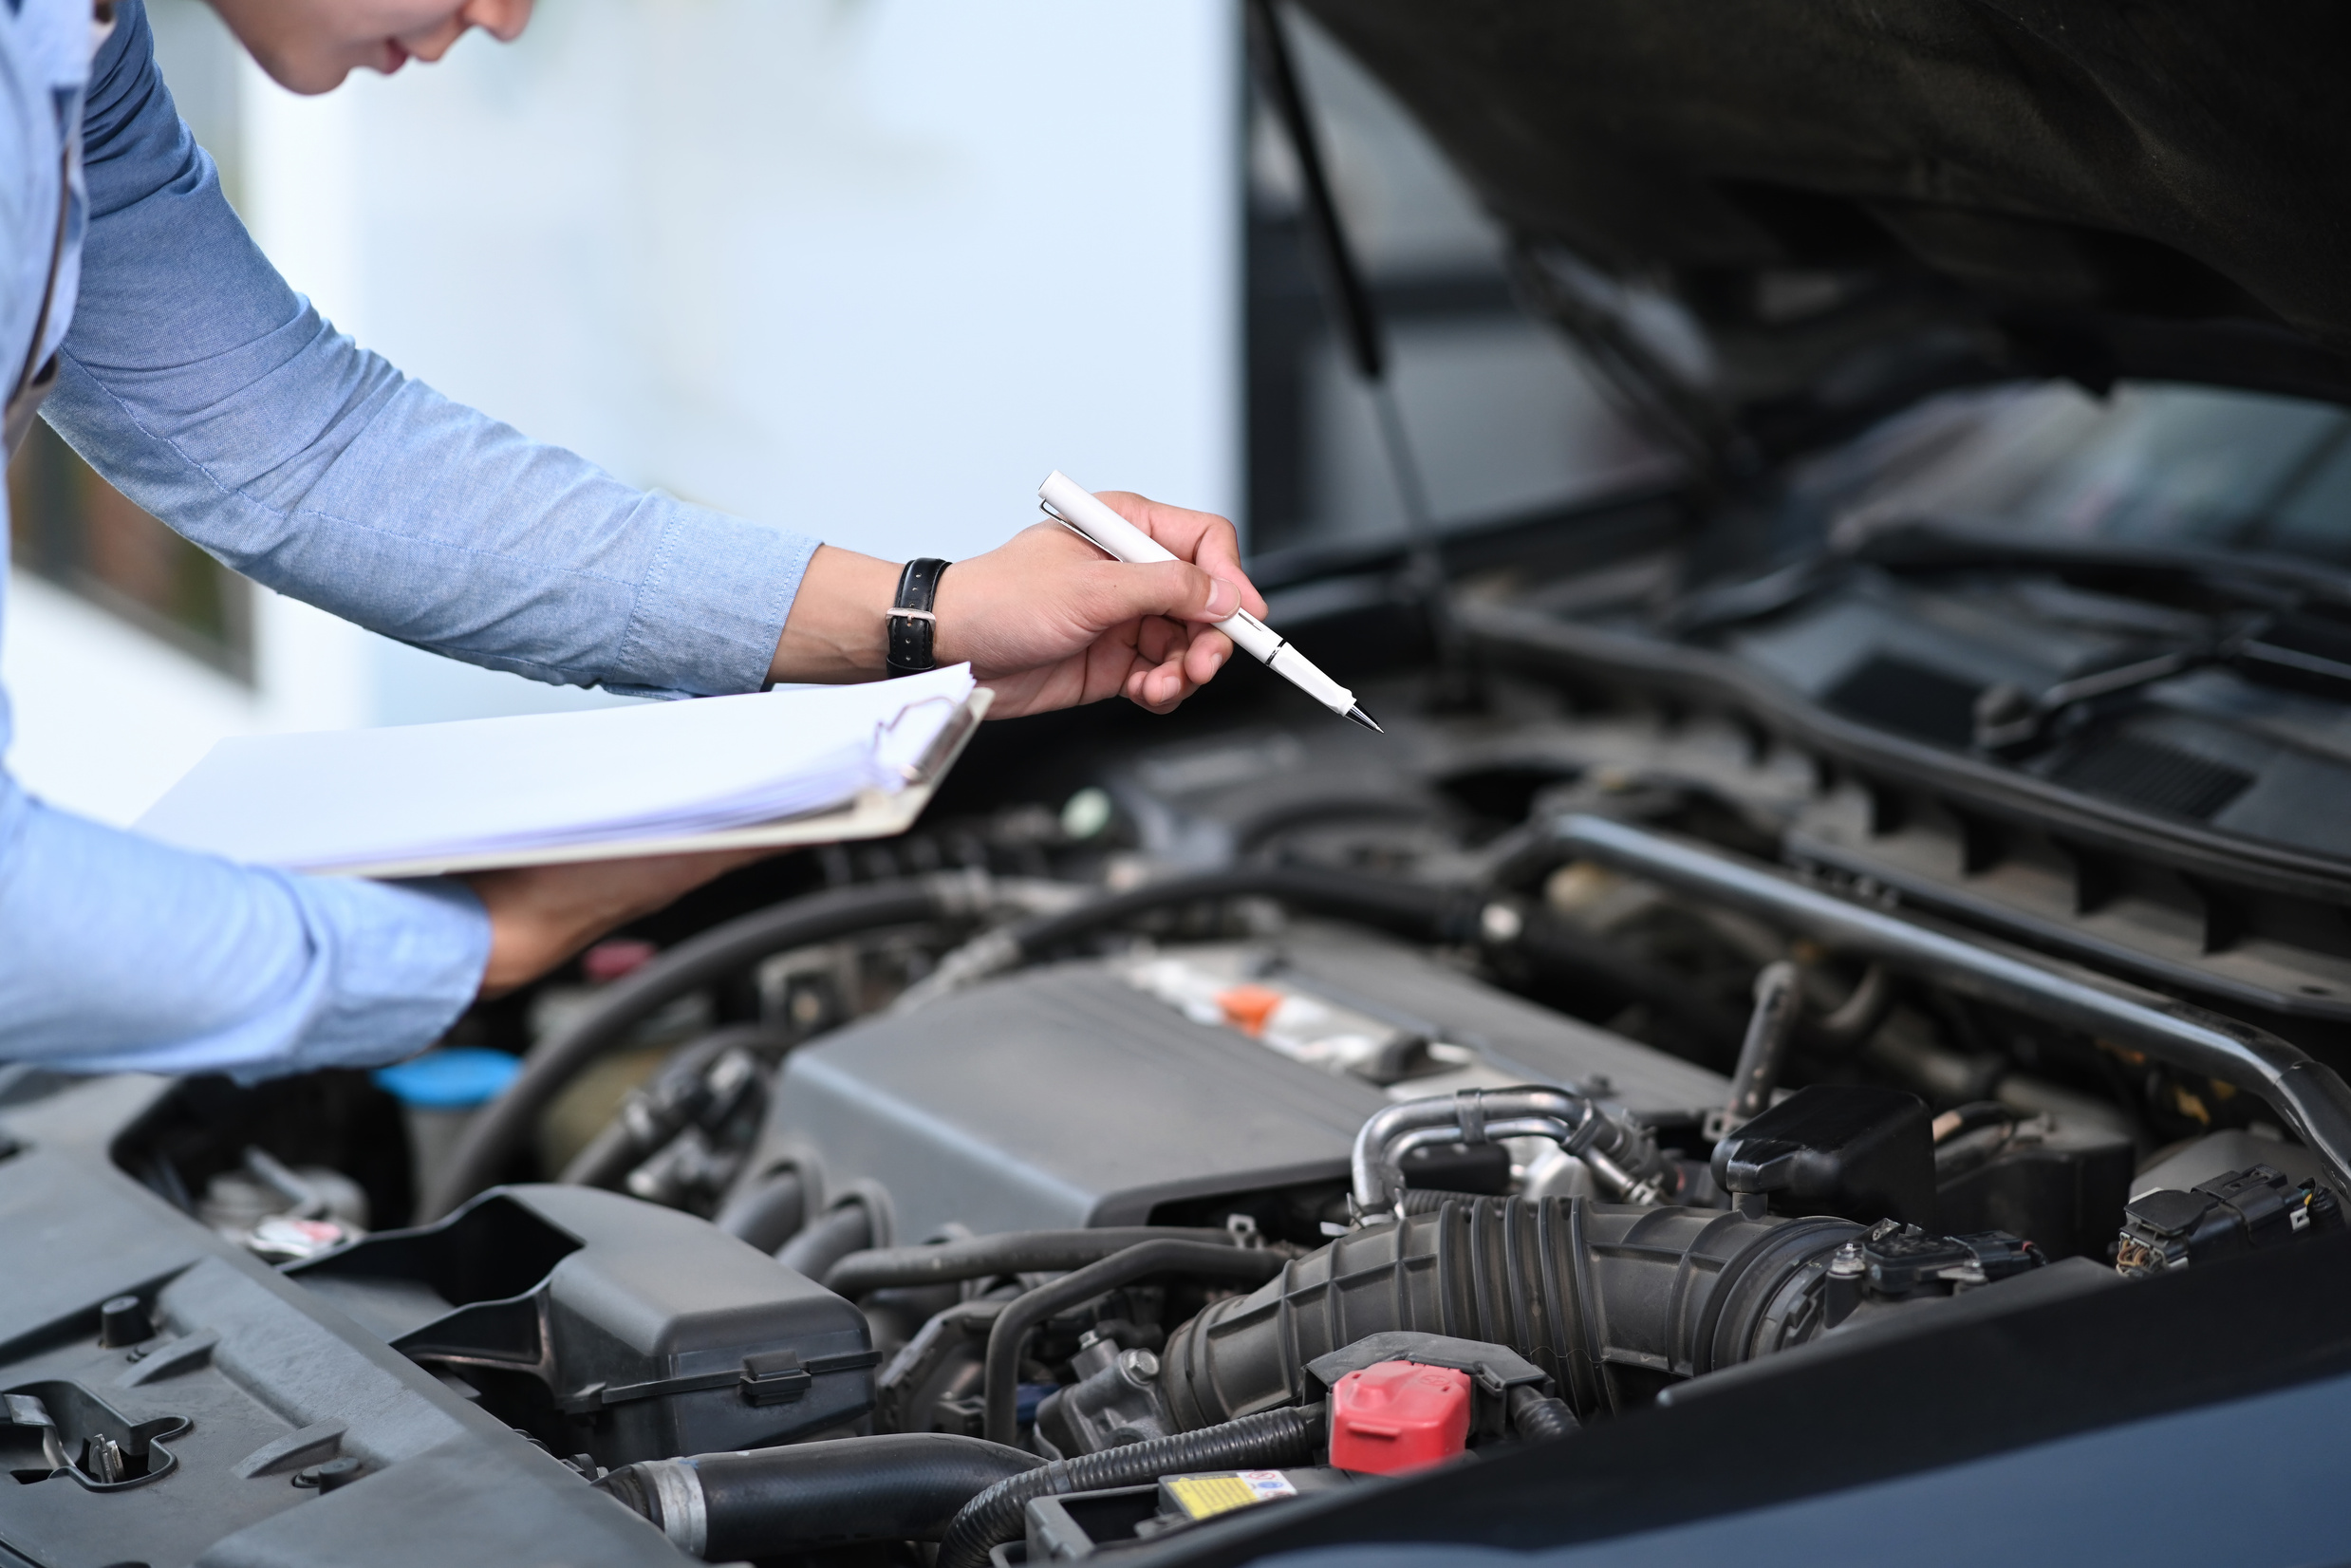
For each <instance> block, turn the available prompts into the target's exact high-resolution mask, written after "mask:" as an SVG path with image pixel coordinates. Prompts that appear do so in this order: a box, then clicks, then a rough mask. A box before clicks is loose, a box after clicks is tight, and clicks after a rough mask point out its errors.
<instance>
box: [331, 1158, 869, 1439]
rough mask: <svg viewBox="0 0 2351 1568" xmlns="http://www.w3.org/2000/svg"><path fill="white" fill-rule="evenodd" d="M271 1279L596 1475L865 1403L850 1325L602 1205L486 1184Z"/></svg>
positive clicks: (811, 1287)
mask: <svg viewBox="0 0 2351 1568" xmlns="http://www.w3.org/2000/svg"><path fill="white" fill-rule="evenodd" d="M287 1272H288V1273H289V1274H291V1275H293V1276H294V1277H296V1278H297V1279H300V1280H301V1281H302V1282H303V1283H304V1284H306V1285H308V1286H309V1287H310V1288H311V1289H313V1290H315V1291H318V1292H319V1293H321V1294H322V1295H326V1296H328V1297H332V1298H333V1299H334V1300H335V1301H336V1302H337V1303H338V1304H339V1305H341V1306H342V1307H343V1308H344V1309H345V1310H346V1311H347V1312H349V1313H350V1314H351V1315H352V1316H355V1317H357V1318H359V1319H360V1320H361V1321H362V1322H364V1323H365V1324H367V1325H368V1326H369V1327H371V1328H374V1329H375V1330H377V1332H379V1333H381V1334H383V1336H384V1337H385V1338H386V1339H387V1340H389V1341H390V1342H391V1344H392V1347H393V1348H394V1349H395V1350H398V1351H401V1353H404V1354H406V1355H407V1356H409V1357H410V1358H411V1359H413V1360H416V1361H420V1362H423V1363H425V1364H427V1365H432V1366H438V1367H445V1368H448V1369H449V1370H451V1371H453V1372H457V1374H458V1375H459V1376H461V1377H463V1378H464V1379H465V1380H466V1381H467V1382H468V1383H471V1384H473V1385H474V1386H475V1387H476V1388H478V1389H480V1390H481V1391H482V1397H483V1401H484V1403H485V1405H486V1406H488V1407H489V1408H490V1409H493V1410H494V1412H495V1413H496V1414H498V1415H499V1416H500V1417H501V1418H502V1419H504V1420H507V1421H509V1422H511V1423H512V1424H513V1425H515V1426H517V1427H520V1428H523V1429H524V1430H526V1431H530V1432H532V1433H533V1434H534V1435H536V1436H537V1437H538V1438H539V1439H540V1441H542V1442H544V1443H546V1444H547V1445H548V1446H549V1447H551V1448H553V1449H554V1450H555V1451H556V1452H558V1453H565V1454H569V1453H586V1454H588V1455H589V1456H591V1457H592V1458H593V1459H594V1460H595V1461H596V1462H597V1463H598V1464H599V1465H606V1466H608V1467H617V1466H619V1465H629V1464H634V1463H635V1462H637V1461H638V1460H642V1459H661V1458H665V1457H667V1456H670V1455H673V1454H681V1453H709V1452H714V1451H718V1450H722V1449H732V1448H749V1447H759V1446H761V1445H765V1444H772V1443H781V1442H785V1441H787V1440H789V1439H792V1438H795V1437H804V1436H807V1435H809V1434H811V1433H814V1432H820V1431H824V1430H827V1429H829V1428H836V1427H840V1426H843V1425H845V1424H846V1423H848V1422H850V1421H853V1420H855V1419H856V1418H857V1417H859V1416H861V1415H863V1414H864V1413H865V1412H866V1411H867V1410H868V1409H871V1408H872V1405H873V1365H874V1359H875V1358H874V1354H873V1350H872V1345H871V1341H870V1339H869V1337H868V1330H867V1326H866V1319H865V1315H864V1314H862V1313H860V1312H859V1311H858V1310H857V1309H856V1308H855V1307H854V1306H852V1305H850V1304H849V1302H848V1301H846V1300H844V1299H842V1298H841V1297H838V1296H835V1295H834V1294H832V1292H830V1291H829V1290H826V1289H825V1288H824V1287H823V1286H821V1285H819V1284H817V1283H816V1282H815V1281H813V1280H812V1279H808V1278H807V1277H806V1276H804V1275H800V1274H795V1273H793V1271H792V1270H790V1269H788V1268H786V1267H784V1266H783V1265H782V1264H781V1263H778V1262H776V1261H775V1260H774V1259H772V1258H769V1257H766V1256H764V1255H762V1254H760V1253H759V1252H757V1251H756V1250H754V1249H753V1248H751V1247H750V1246H747V1245H745V1244H744V1243H743V1242H741V1241H737V1240H736V1239H735V1238H733V1237H731V1236H728V1235H727V1234H725V1233H724V1232H722V1231H720V1230H718V1228H717V1227H716V1226H714V1225H711V1224H709V1223H706V1222H704V1221H701V1220H698V1219H696V1218H694V1217H693V1216H692V1215H688V1214H682V1213H680V1212H678V1211H677V1210H675V1209H667V1208H661V1207H657V1206H655V1205H654V1204H644V1203H640V1202H638V1201H637V1200H636V1199H634V1198H626V1197H623V1196H621V1195H620V1194H618V1193H612V1192H604V1191H599V1190H597V1189H595V1188H592V1187H579V1186H551V1185H550V1186H517V1187H501V1188H496V1189H494V1190H493V1191H490V1192H486V1193H484V1194H482V1195H481V1196H480V1197H479V1198H476V1199H475V1200H474V1201H473V1202H472V1203H470V1204H466V1206H465V1207H463V1208H462V1209H459V1210H458V1211H457V1213H455V1214H453V1215H451V1216H449V1218H447V1219H446V1220H443V1221H441V1222H439V1223H437V1224H433V1225H428V1226H425V1227H423V1228H422V1229H419V1230H406V1231H386V1232H383V1233H382V1234H379V1235H376V1236H371V1237H369V1238H368V1239H366V1240H365V1241H360V1242H358V1243H356V1244H354V1245H352V1246H349V1247H345V1248H343V1249H341V1250H339V1251H336V1252H332V1253H328V1254H326V1255H325V1256H323V1257H320V1258H318V1259H315V1260H310V1261H308V1262H307V1263H303V1264H299V1265H296V1266H294V1267H291V1268H289V1269H288V1271H287Z"/></svg>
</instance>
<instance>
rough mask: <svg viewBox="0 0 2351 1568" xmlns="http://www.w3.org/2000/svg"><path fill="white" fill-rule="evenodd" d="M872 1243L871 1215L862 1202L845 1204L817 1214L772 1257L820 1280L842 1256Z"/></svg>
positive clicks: (852, 1253)
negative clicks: (807, 1225) (822, 1213)
mask: <svg viewBox="0 0 2351 1568" xmlns="http://www.w3.org/2000/svg"><path fill="white" fill-rule="evenodd" d="M872 1245H873V1215H872V1214H871V1213H870V1212H868V1209H867V1208H866V1205H865V1204H860V1203H847V1204H842V1205H841V1206H840V1207H839V1208H836V1209H834V1210H833V1211H832V1212H831V1213H830V1214H824V1215H819V1216H818V1217H817V1218H816V1220H815V1221H814V1223H812V1224H810V1225H809V1227H808V1228H807V1229H806V1230H803V1231H802V1232H800V1234H799V1235H797V1236H794V1237H793V1239H792V1240H791V1241H786V1242H785V1243H784V1245H783V1248H782V1250H781V1251H779V1252H777V1253H776V1254H775V1260H776V1261H777V1262H779V1263H781V1264H783V1265H784V1267H786V1268H788V1269H792V1270H793V1271H794V1272H796V1273H800V1274H805V1275H807V1276H808V1277H809V1278H810V1279H824V1278H825V1277H826V1276H827V1275H829V1274H830V1273H831V1272H832V1267H833V1265H834V1264H835V1263H838V1262H839V1261H840V1260H842V1259H844V1258H848V1257H850V1256H852V1255H854V1254H856V1253H860V1252H863V1251H865V1250H866V1249H867V1248H868V1247H870V1246H872Z"/></svg>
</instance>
